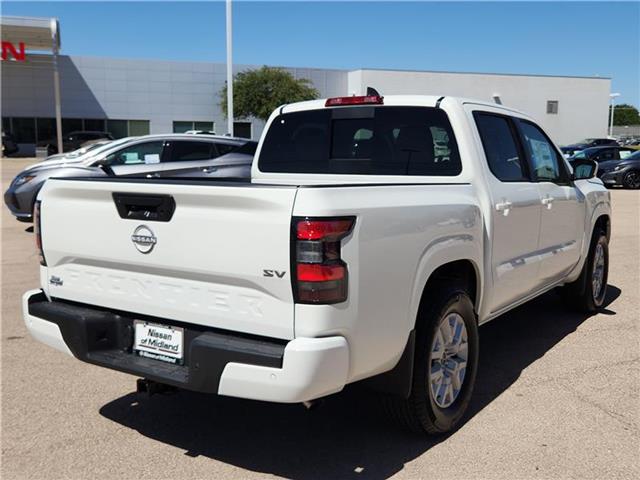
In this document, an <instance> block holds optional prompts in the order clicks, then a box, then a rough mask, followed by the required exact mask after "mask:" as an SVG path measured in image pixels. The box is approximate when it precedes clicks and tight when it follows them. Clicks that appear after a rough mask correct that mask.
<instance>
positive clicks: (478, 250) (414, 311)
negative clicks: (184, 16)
mask: <svg viewBox="0 0 640 480" xmlns="http://www.w3.org/2000/svg"><path fill="white" fill-rule="evenodd" d="M461 260H463V261H468V262H470V263H471V264H472V265H473V268H474V270H475V274H476V294H475V301H474V307H475V310H476V312H478V311H479V309H480V306H481V299H482V294H483V271H482V239H481V233H480V234H478V235H477V236H474V235H472V234H469V233H465V234H457V235H448V236H444V237H440V238H437V239H435V240H433V241H432V242H431V243H430V244H429V245H427V247H426V248H425V250H424V252H423V254H422V256H421V257H420V260H419V262H418V265H417V268H416V272H415V277H414V282H413V289H412V292H411V298H410V304H409V305H410V306H409V325H411V328H415V327H416V319H417V317H418V309H419V308H420V301H421V300H422V294H423V292H424V289H425V287H426V285H427V282H428V281H429V278H430V277H431V275H432V274H433V273H434V272H435V271H436V270H437V269H438V268H440V267H442V266H443V265H446V264H448V263H452V262H456V261H461Z"/></svg>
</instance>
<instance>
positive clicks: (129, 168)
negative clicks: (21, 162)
mask: <svg viewBox="0 0 640 480" xmlns="http://www.w3.org/2000/svg"><path fill="white" fill-rule="evenodd" d="M241 147H244V149H243V151H251V152H252V153H251V155H247V154H243V153H241V154H240V155H239V157H240V159H239V158H238V155H235V152H236V151H238V150H239V149H240V148H241ZM255 147H256V142H252V141H250V140H247V139H244V138H233V137H226V136H217V135H190V134H169V135H146V136H143V137H129V138H125V139H120V140H114V141H112V142H110V143H108V144H105V145H100V146H98V147H95V148H92V149H89V150H88V151H86V152H84V153H82V154H79V155H77V156H69V155H65V156H63V157H61V158H53V159H49V160H45V161H43V162H40V163H37V164H35V165H32V166H30V167H28V168H26V169H25V170H23V171H22V172H20V173H19V174H18V175H17V176H16V177H15V178H14V180H13V181H12V182H11V185H10V186H9V189H8V190H7V191H6V192H5V194H4V202H5V204H6V205H7V207H8V208H9V210H10V211H11V213H12V214H13V216H15V217H16V218H17V219H18V220H20V221H23V222H32V221H33V205H34V202H35V200H36V197H37V195H38V192H39V191H40V188H42V185H43V184H44V182H45V181H46V180H47V179H48V178H51V177H57V178H60V177H97V176H114V175H115V176H143V177H145V178H160V177H172V176H182V175H181V173H182V172H183V171H188V172H189V174H188V175H187V176H189V177H211V176H215V177H226V176H230V177H237V176H248V175H249V172H250V164H251V158H252V156H253V153H254V152H255ZM247 148H249V150H246V149H247ZM227 155H229V157H230V158H229V162H228V164H227V163H225V158H226V157H227ZM246 165H249V167H248V168H247V167H246Z"/></svg>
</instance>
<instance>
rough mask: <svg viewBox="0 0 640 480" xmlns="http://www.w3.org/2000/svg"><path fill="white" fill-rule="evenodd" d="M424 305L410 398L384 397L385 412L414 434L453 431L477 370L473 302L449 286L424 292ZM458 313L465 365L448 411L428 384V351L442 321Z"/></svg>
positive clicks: (417, 334)
mask: <svg viewBox="0 0 640 480" xmlns="http://www.w3.org/2000/svg"><path fill="white" fill-rule="evenodd" d="M426 295H427V298H426V302H428V303H429V305H427V306H424V307H422V308H421V309H420V310H421V313H420V315H419V317H418V319H417V322H416V345H415V355H414V366H413V378H412V386H411V394H410V395H409V398H406V399H405V398H402V397H399V396H391V395H389V396H386V397H384V406H385V409H386V410H387V413H388V414H389V415H390V416H391V417H392V418H393V419H394V420H396V421H397V422H398V423H400V424H401V425H402V426H403V427H405V428H407V429H409V430H411V431H414V432H417V433H427V434H430V435H437V434H442V433H447V432H450V431H452V430H453V429H455V428H456V426H457V425H458V424H459V422H460V420H461V419H462V417H463V415H464V414H465V412H466V410H467V407H468V406H469V401H470V400H471V394H472V392H473V387H474V384H475V380H476V374H477V370H478V350H479V342H478V323H477V320H476V316H475V313H474V311H473V303H472V302H471V299H470V298H469V295H468V294H467V292H466V291H465V290H464V289H462V288H459V287H455V286H452V287H450V288H445V289H443V290H440V291H434V292H433V293H431V292H427V293H426ZM452 313H457V314H459V315H460V316H461V317H462V319H463V321H464V325H465V327H466V331H467V344H468V356H467V366H466V371H465V374H464V379H463V381H462V386H461V388H460V391H459V394H458V395H457V397H456V398H455V400H454V401H453V403H452V404H451V405H449V406H448V407H447V408H442V407H440V406H439V405H438V404H437V403H436V401H435V400H434V398H433V395H432V393H431V389H430V384H429V370H430V365H431V349H432V344H433V340H434V337H435V335H436V332H437V330H438V327H439V325H440V322H441V320H442V319H444V318H447V317H448V316H449V315H450V314H452Z"/></svg>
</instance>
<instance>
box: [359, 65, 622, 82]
mask: <svg viewBox="0 0 640 480" xmlns="http://www.w3.org/2000/svg"><path fill="white" fill-rule="evenodd" d="M348 71H349V72H359V71H373V72H406V73H443V74H453V75H494V76H500V77H547V78H583V79H586V80H611V77H603V76H595V75H594V76H591V77H589V76H585V75H545V74H540V73H500V72H463V71H455V70H398V69H393V68H364V67H363V68H356V69H353V70H348Z"/></svg>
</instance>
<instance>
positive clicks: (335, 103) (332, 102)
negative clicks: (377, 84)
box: [324, 95, 384, 107]
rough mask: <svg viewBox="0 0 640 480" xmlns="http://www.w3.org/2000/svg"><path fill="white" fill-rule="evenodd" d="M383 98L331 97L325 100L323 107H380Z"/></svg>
mask: <svg viewBox="0 0 640 480" xmlns="http://www.w3.org/2000/svg"><path fill="white" fill-rule="evenodd" d="M383 103H384V97H381V96H380V95H360V96H355V95H354V96H352V97H333V98H327V101H326V102H324V106H325V107H340V106H346V105H382V104H383Z"/></svg>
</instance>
